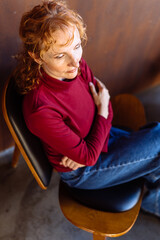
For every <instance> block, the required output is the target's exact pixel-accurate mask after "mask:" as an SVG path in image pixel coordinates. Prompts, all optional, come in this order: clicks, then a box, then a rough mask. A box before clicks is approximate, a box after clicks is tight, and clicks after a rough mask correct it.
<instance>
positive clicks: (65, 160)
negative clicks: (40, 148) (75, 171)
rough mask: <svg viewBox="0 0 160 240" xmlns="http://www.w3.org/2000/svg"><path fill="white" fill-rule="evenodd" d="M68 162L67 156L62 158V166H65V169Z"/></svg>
mask: <svg viewBox="0 0 160 240" xmlns="http://www.w3.org/2000/svg"><path fill="white" fill-rule="evenodd" d="M67 161H68V157H67V156H64V157H62V160H61V163H60V164H61V165H63V166H64V167H66V166H67Z"/></svg>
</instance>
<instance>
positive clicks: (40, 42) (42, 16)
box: [15, 0, 87, 94]
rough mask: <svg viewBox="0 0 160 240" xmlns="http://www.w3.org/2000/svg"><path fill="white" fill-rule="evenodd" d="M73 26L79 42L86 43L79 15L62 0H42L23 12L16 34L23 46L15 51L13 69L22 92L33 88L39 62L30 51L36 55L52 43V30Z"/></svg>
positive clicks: (35, 82) (36, 82)
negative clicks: (18, 51) (16, 64)
mask: <svg viewBox="0 0 160 240" xmlns="http://www.w3.org/2000/svg"><path fill="white" fill-rule="evenodd" d="M70 26H76V27H77V29H78V30H79V33H80V37H81V40H82V43H83V44H84V43H86V41H87V36H86V27H85V25H84V22H83V20H82V18H81V17H80V15H79V14H78V13H76V12H75V11H73V10H71V9H69V8H68V7H67V5H66V3H65V2H64V1H61V0H51V1H44V2H43V3H42V4H41V5H37V6H35V7H34V8H33V9H32V10H31V11H29V12H26V13H24V15H23V16H22V19H21V22H20V28H19V35H20V38H21V40H22V42H23V50H22V52H21V53H20V54H19V55H18V61H19V64H18V66H17V68H16V70H15V79H16V84H17V86H18V88H19V91H20V92H21V93H22V94H26V93H27V92H29V91H30V90H32V89H34V88H35V87H36V86H37V85H38V84H39V80H38V70H39V65H38V64H37V63H36V62H35V61H34V60H33V58H32V57H31V56H30V55H29V52H30V53H34V54H35V55H36V57H37V58H39V57H41V55H42V54H43V52H45V51H47V50H48V49H49V48H50V46H51V44H53V37H52V33H54V32H55V31H56V30H58V29H62V30H66V28H69V27H70Z"/></svg>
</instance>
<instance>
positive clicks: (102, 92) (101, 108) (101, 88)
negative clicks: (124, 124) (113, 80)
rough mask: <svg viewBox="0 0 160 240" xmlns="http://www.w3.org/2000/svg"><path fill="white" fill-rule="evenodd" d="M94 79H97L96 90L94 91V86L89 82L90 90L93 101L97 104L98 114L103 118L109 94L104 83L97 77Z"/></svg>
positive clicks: (106, 110)
mask: <svg viewBox="0 0 160 240" xmlns="http://www.w3.org/2000/svg"><path fill="white" fill-rule="evenodd" d="M96 81H97V87H98V91H96V88H95V86H94V84H93V83H92V82H90V83H89V86H90V90H91V93H92V96H93V99H94V102H95V104H96V106H97V109H98V114H99V115H101V116H103V117H104V118H107V117H108V105H109V100H110V95H109V92H108V90H107V88H106V87H105V85H104V84H103V83H102V82H101V81H99V80H98V79H96Z"/></svg>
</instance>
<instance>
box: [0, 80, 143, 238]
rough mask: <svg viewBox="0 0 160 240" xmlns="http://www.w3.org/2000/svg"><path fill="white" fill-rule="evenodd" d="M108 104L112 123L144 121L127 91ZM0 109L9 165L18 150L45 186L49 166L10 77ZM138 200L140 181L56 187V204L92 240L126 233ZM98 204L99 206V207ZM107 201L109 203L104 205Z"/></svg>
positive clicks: (139, 123) (135, 124) (138, 105)
mask: <svg viewBox="0 0 160 240" xmlns="http://www.w3.org/2000/svg"><path fill="white" fill-rule="evenodd" d="M112 103H113V108H114V111H115V117H116V118H114V120H113V123H114V124H116V125H120V126H127V127H130V128H132V127H133V129H134V130H136V129H138V128H139V127H140V126H142V125H144V124H145V114H144V109H143V106H142V104H141V103H140V102H139V100H138V99H137V98H136V97H134V96H132V95H128V94H125V95H120V96H117V97H116V98H114V99H113V101H112ZM131 108H132V110H131ZM2 110H3V115H4V118H5V121H6V124H7V126H8V128H9V130H10V132H11V134H12V137H13V139H14V141H15V151H14V154H13V160H12V166H13V167H15V166H16V165H17V162H18V157H19V152H21V154H22V156H23V158H24V159H25V161H26V163H27V165H28V167H29V169H30V170H31V172H32V174H33V176H34V178H35V179H36V181H37V183H38V184H39V186H40V187H41V188H42V189H47V187H48V185H49V182H50V180H51V176H52V172H53V169H52V167H51V165H50V164H49V162H48V160H47V158H46V156H45V153H44V151H43V148H42V145H41V142H40V141H39V139H38V138H37V137H35V136H34V135H33V134H31V133H30V132H29V130H28V129H27V127H26V125H25V122H24V119H23V115H22V96H20V95H19V94H18V93H17V92H16V90H15V85H14V79H13V77H10V79H9V80H8V82H7V83H6V85H5V88H4V91H3V99H2ZM123 116H125V118H123ZM137 116H138V119H139V120H137ZM122 118H123V121H121V119H122ZM88 191H89V192H88ZM130 195H132V196H131V197H130ZM84 196H85V197H84ZM88 196H92V199H94V198H96V197H97V196H99V197H98V198H97V199H98V200H96V201H97V202H98V204H97V202H94V203H93V204H97V205H95V207H94V206H92V203H90V202H87V201H88V200H84V199H85V198H88ZM83 198H84V199H83ZM99 199H100V202H99ZM104 200H105V201H104ZM141 200H142V184H141V181H134V182H131V183H127V184H122V185H119V186H116V187H112V188H108V189H102V190H77V189H71V188H69V187H68V186H66V184H64V183H63V182H60V187H59V203H60V207H61V209H62V212H63V214H64V216H65V217H66V218H67V219H68V220H69V221H70V222H72V223H73V224H74V225H76V226H77V227H79V228H81V229H83V230H85V231H88V232H91V233H93V239H94V240H102V239H103V240H104V239H105V238H106V237H107V236H109V237H117V236H121V235H123V234H125V233H127V232H128V231H129V230H130V229H131V227H132V226H133V225H134V223H135V221H136V219H137V216H138V213H139V210H140V206H141ZM83 201H84V202H83ZM85 201H86V202H85ZM99 203H100V204H102V205H103V206H102V208H101V205H99ZM108 203H109V204H111V205H112V206H108V205H107V204H108ZM104 208H105V210H104ZM117 209H118V210H117ZM111 211H112V212H111ZM116 211H119V212H116Z"/></svg>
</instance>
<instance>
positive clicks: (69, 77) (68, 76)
mask: <svg viewBox="0 0 160 240" xmlns="http://www.w3.org/2000/svg"><path fill="white" fill-rule="evenodd" d="M77 74H78V71H76V72H74V73H68V74H67V75H66V78H67V79H73V78H75V77H76V76H77Z"/></svg>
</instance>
